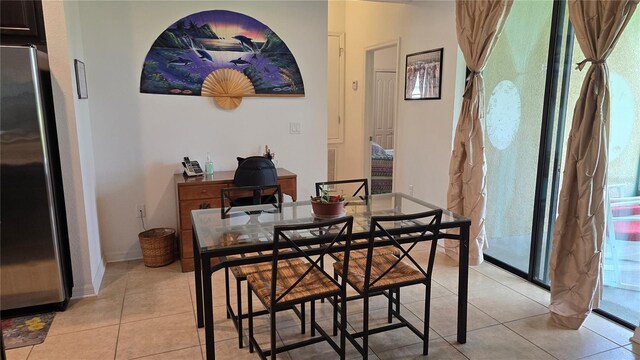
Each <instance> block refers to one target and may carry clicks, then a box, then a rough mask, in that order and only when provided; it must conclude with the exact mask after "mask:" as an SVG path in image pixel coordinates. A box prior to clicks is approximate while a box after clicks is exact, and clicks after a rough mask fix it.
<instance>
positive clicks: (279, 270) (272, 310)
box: [247, 216, 353, 359]
mask: <svg viewBox="0 0 640 360" xmlns="http://www.w3.org/2000/svg"><path fill="white" fill-rule="evenodd" d="M352 228H353V217H351V216H347V217H342V218H339V219H336V220H327V221H322V222H313V223H307V224H295V225H283V226H276V227H275V228H274V233H273V253H272V263H271V270H268V271H261V272H256V273H253V274H250V275H248V276H247V283H248V285H249V289H250V290H251V292H253V293H254V294H255V295H256V297H257V298H258V299H259V300H260V302H261V303H262V304H263V305H264V307H265V308H266V309H267V311H268V313H269V316H270V343H269V350H262V348H261V347H260V344H258V342H257V341H256V339H255V337H254V333H253V330H254V329H253V319H254V317H255V316H256V315H257V314H256V313H254V312H253V300H252V298H253V296H249V302H248V313H249V344H250V345H249V350H250V351H251V352H253V350H254V348H255V350H257V352H258V354H259V356H260V358H261V359H266V358H267V357H270V358H271V359H275V358H276V354H278V353H280V352H283V351H288V350H293V349H296V348H300V347H303V346H307V345H311V344H315V343H318V342H321V341H327V342H328V343H329V345H330V346H331V347H332V348H333V349H334V350H335V351H336V352H337V353H338V355H339V357H340V359H345V355H346V354H345V346H346V319H347V318H346V315H347V314H346V296H347V284H346V280H345V279H343V280H342V282H338V281H336V280H335V279H334V278H333V277H332V276H331V275H329V274H328V273H327V272H326V271H325V270H324V269H323V268H322V267H321V266H320V265H319V264H320V260H321V259H322V258H324V256H326V255H327V254H328V253H330V252H333V251H342V252H344V254H345V255H344V260H343V261H342V262H340V263H341V266H342V269H344V270H345V271H348V269H349V249H350V246H351V233H352ZM320 245H324V246H320ZM312 257H313V258H312ZM292 258H303V259H305V260H306V261H307V262H306V263H304V264H302V265H294V266H289V265H284V266H283V262H287V261H289V259H292ZM328 297H335V298H336V299H337V298H340V301H341V304H342V311H341V315H340V322H339V324H338V326H339V328H340V331H341V335H340V345H338V344H336V342H335V341H334V340H333V339H332V338H331V337H330V336H329V335H328V334H327V332H326V331H325V330H324V329H323V328H322V327H321V326H320V325H319V324H318V323H317V322H316V319H315V301H316V300H319V299H323V298H328ZM305 302H311V306H310V308H311V316H310V327H311V336H315V334H316V331H317V332H319V333H320V336H318V337H311V338H309V339H305V340H302V341H299V342H296V343H293V344H287V345H286V346H283V347H277V346H276V336H277V335H276V325H277V324H276V320H277V319H276V312H278V311H281V310H285V309H289V308H291V307H292V306H295V305H301V306H302V305H303V304H304V303H305Z"/></svg>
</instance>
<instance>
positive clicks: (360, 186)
mask: <svg viewBox="0 0 640 360" xmlns="http://www.w3.org/2000/svg"><path fill="white" fill-rule="evenodd" d="M335 185H352V186H351V187H350V188H351V189H350V190H353V188H355V189H356V190H355V191H354V192H353V194H351V196H360V198H366V197H369V180H367V179H350V180H335V181H322V182H317V183H316V196H320V191H321V190H322V188H323V187H334V186H335ZM362 192H363V193H362ZM345 195H346V194H345Z"/></svg>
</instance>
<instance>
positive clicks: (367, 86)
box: [361, 37, 401, 191]
mask: <svg viewBox="0 0 640 360" xmlns="http://www.w3.org/2000/svg"><path fill="white" fill-rule="evenodd" d="M393 46H395V47H396V69H395V71H396V83H395V89H396V96H395V97H394V99H393V117H394V121H393V179H396V171H397V168H398V167H397V164H398V151H397V144H398V141H397V140H398V94H399V92H398V90H399V89H398V85H399V84H400V82H399V81H398V77H399V76H400V74H401V72H400V68H401V64H400V60H401V58H400V38H399V37H398V38H396V39H394V40H390V41H386V42H382V43H378V44H375V45H372V46H368V47H365V48H364V84H363V85H364V90H365V94H364V102H363V104H362V106H363V111H362V114H363V118H362V122H363V125H364V126H363V127H362V129H363V133H362V134H361V135H362V139H363V140H364V141H363V143H364V148H363V150H364V151H363V154H364V159H363V160H364V161H363V166H364V169H363V171H364V175H365V177H366V178H367V179H368V180H369V183H371V140H369V137H370V136H372V134H373V124H372V123H371V116H372V114H373V104H372V102H373V101H372V100H373V95H374V92H375V88H374V85H375V84H374V81H373V80H374V77H375V69H374V68H373V60H374V57H373V55H374V52H375V51H376V50H382V49H386V48H389V47H393ZM389 70H391V69H389ZM396 183H397V182H396V181H393V185H392V191H396Z"/></svg>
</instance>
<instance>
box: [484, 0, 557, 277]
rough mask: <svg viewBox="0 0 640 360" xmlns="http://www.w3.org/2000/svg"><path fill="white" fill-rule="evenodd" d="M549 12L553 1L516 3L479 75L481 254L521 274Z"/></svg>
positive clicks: (527, 241) (528, 235)
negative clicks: (485, 244) (483, 195)
mask: <svg viewBox="0 0 640 360" xmlns="http://www.w3.org/2000/svg"><path fill="white" fill-rule="evenodd" d="M552 9H553V2H552V1H516V2H514V4H513V7H512V9H511V13H510V14H509V17H508V19H507V23H506V25H505V28H504V32H503V33H502V37H501V38H500V41H499V42H498V44H497V45H496V48H495V51H494V52H493V54H492V55H491V58H490V59H489V63H488V65H487V67H486V68H485V70H484V72H483V75H484V79H485V94H486V95H485V96H486V110H487V117H486V128H485V133H486V138H485V154H486V158H487V195H488V197H487V217H486V222H485V226H486V230H487V237H488V239H489V248H488V249H487V250H485V254H486V255H489V256H491V257H492V258H493V259H495V260H498V261H500V262H502V263H504V264H506V265H508V266H510V267H513V268H515V269H518V270H520V271H522V272H524V273H526V272H528V270H529V257H530V250H531V249H530V246H531V229H532V227H531V224H532V219H533V212H534V200H535V189H536V169H537V167H538V153H539V150H540V131H541V126H542V121H541V119H542V115H543V107H544V101H543V100H544V99H543V96H542V95H543V94H544V93H545V79H546V75H547V74H546V73H547V57H548V53H549V39H550V31H551V20H552ZM532 14H535V16H532Z"/></svg>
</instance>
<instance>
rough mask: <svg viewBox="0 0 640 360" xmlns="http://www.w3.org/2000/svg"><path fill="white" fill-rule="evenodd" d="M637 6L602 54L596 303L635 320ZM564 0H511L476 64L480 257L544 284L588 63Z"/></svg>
mask: <svg viewBox="0 0 640 360" xmlns="http://www.w3.org/2000/svg"><path fill="white" fill-rule="evenodd" d="M638 34H640V15H639V14H635V16H634V17H633V18H632V19H631V21H630V22H629V24H628V26H627V28H626V30H625V32H624V34H623V35H622V37H621V38H620V40H619V41H618V43H617V45H616V48H615V50H614V51H613V53H612V54H611V56H610V57H609V58H608V60H607V63H608V65H609V70H610V95H611V103H610V108H611V116H610V123H609V143H608V147H609V158H608V164H607V166H608V185H607V188H606V191H607V200H606V226H607V230H606V234H605V246H604V249H603V252H604V257H603V259H604V267H603V275H604V278H603V285H604V288H603V298H602V301H601V303H600V309H599V311H602V312H603V313H604V314H605V315H607V316H610V317H613V318H616V319H617V320H619V321H621V322H623V323H626V324H627V325H637V324H638V322H639V321H640V309H638V306H637V305H638V304H640V103H638V102H637V99H640V63H638V59H640V38H639V37H638ZM584 58H585V57H584V55H583V54H582V51H581V50H580V47H579V45H578V43H577V41H576V40H575V36H574V33H573V30H572V28H571V24H570V23H569V21H568V10H567V8H566V3H565V2H563V1H551V0H549V1H515V2H514V4H513V8H512V10H511V13H510V15H509V18H508V20H507V23H506V25H505V29H504V32H503V34H502V36H501V38H500V41H499V42H498V44H497V46H496V49H495V51H494V53H493V54H492V56H491V59H490V60H489V63H488V66H487V68H486V69H485V70H484V73H483V74H484V78H485V96H486V98H485V106H486V110H487V117H486V122H485V134H486V137H485V153H486V158H487V194H488V200H487V217H486V222H485V225H486V230H487V237H488V239H489V248H488V249H487V250H485V252H484V253H485V255H486V258H487V259H488V260H489V261H490V262H493V263H495V264H497V265H499V266H502V267H504V268H506V269H508V270H510V271H513V272H515V273H517V274H519V275H521V276H523V277H526V278H527V279H529V280H530V281H533V282H536V283H538V284H540V285H543V286H549V257H550V255H551V243H552V239H553V229H554V224H555V219H556V217H557V204H558V196H559V191H560V188H559V187H560V184H561V183H562V174H563V171H564V168H563V166H564V159H565V156H566V154H565V151H566V148H565V145H566V143H567V138H568V135H569V130H570V127H571V120H572V117H573V110H574V106H575V103H576V100H577V98H578V96H579V94H580V88H581V86H582V83H583V80H584V76H585V74H586V73H587V69H588V66H589V64H587V67H585V69H584V70H583V71H579V70H576V69H575V68H574V66H573V65H574V64H575V63H577V62H580V61H582V60H583V59H584Z"/></svg>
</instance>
